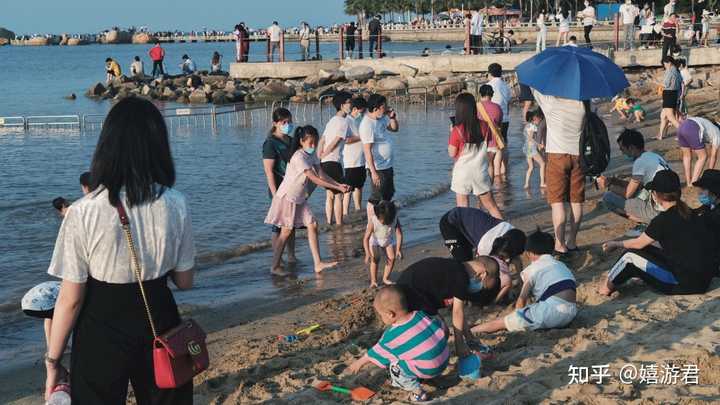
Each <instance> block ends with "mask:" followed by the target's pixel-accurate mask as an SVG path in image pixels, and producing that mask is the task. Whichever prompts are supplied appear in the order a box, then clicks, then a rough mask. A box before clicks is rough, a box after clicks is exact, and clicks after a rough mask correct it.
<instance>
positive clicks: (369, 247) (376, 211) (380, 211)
mask: <svg viewBox="0 0 720 405" xmlns="http://www.w3.org/2000/svg"><path fill="white" fill-rule="evenodd" d="M367 216H368V224H367V228H366V230H365V237H364V238H363V247H364V248H365V264H369V265H370V287H371V288H372V287H377V286H378V283H377V270H378V265H379V264H380V250H381V249H383V250H384V251H385V259H386V262H385V270H384V272H383V283H385V284H388V285H390V284H395V283H393V282H392V281H390V273H392V271H393V267H394V265H395V259H396V258H397V259H402V241H403V233H402V227H401V226H400V220H398V218H397V208H396V207H395V204H394V203H393V202H392V201H380V202H379V203H378V204H377V205H375V206H373V205H372V204H370V203H368V205H367Z"/></svg>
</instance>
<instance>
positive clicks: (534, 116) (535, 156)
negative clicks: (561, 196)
mask: <svg viewBox="0 0 720 405" xmlns="http://www.w3.org/2000/svg"><path fill="white" fill-rule="evenodd" d="M541 114H542V113H541V112H540V111H528V113H527V116H526V117H525V120H526V121H527V124H525V146H524V147H523V150H524V151H525V158H526V159H527V165H528V169H527V172H526V173H525V188H526V189H528V188H530V177H532V172H533V168H534V166H535V164H534V163H537V164H538V168H539V169H540V187H541V188H545V159H543V157H542V155H541V154H540V150H541V149H544V148H545V145H542V144H539V143H538V142H537V141H536V139H537V134H538V126H539V125H540V122H542V115H541Z"/></svg>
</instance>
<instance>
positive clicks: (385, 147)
mask: <svg viewBox="0 0 720 405" xmlns="http://www.w3.org/2000/svg"><path fill="white" fill-rule="evenodd" d="M388 125H390V118H389V117H388V116H387V115H386V116H384V117H382V118H380V119H379V120H375V119H373V118H370V116H369V115H365V117H364V118H363V120H362V122H361V123H360V140H361V141H362V143H363V144H364V145H365V144H372V156H373V160H375V169H376V170H387V169H390V168H392V167H393V143H392V139H391V138H390V134H389V131H388V129H387V127H388Z"/></svg>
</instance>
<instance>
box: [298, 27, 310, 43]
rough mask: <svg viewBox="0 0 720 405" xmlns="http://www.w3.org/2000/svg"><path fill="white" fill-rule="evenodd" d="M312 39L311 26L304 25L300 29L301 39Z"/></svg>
mask: <svg viewBox="0 0 720 405" xmlns="http://www.w3.org/2000/svg"><path fill="white" fill-rule="evenodd" d="M309 39H310V27H303V28H301V29H300V40H301V41H307V40H309Z"/></svg>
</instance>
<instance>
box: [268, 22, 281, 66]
mask: <svg viewBox="0 0 720 405" xmlns="http://www.w3.org/2000/svg"><path fill="white" fill-rule="evenodd" d="M267 35H268V39H269V40H270V55H268V56H269V57H270V60H269V62H275V51H278V60H279V58H280V56H279V52H280V35H282V28H280V25H279V24H278V22H277V21H273V23H272V25H271V26H269V27H268V29H267Z"/></svg>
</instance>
